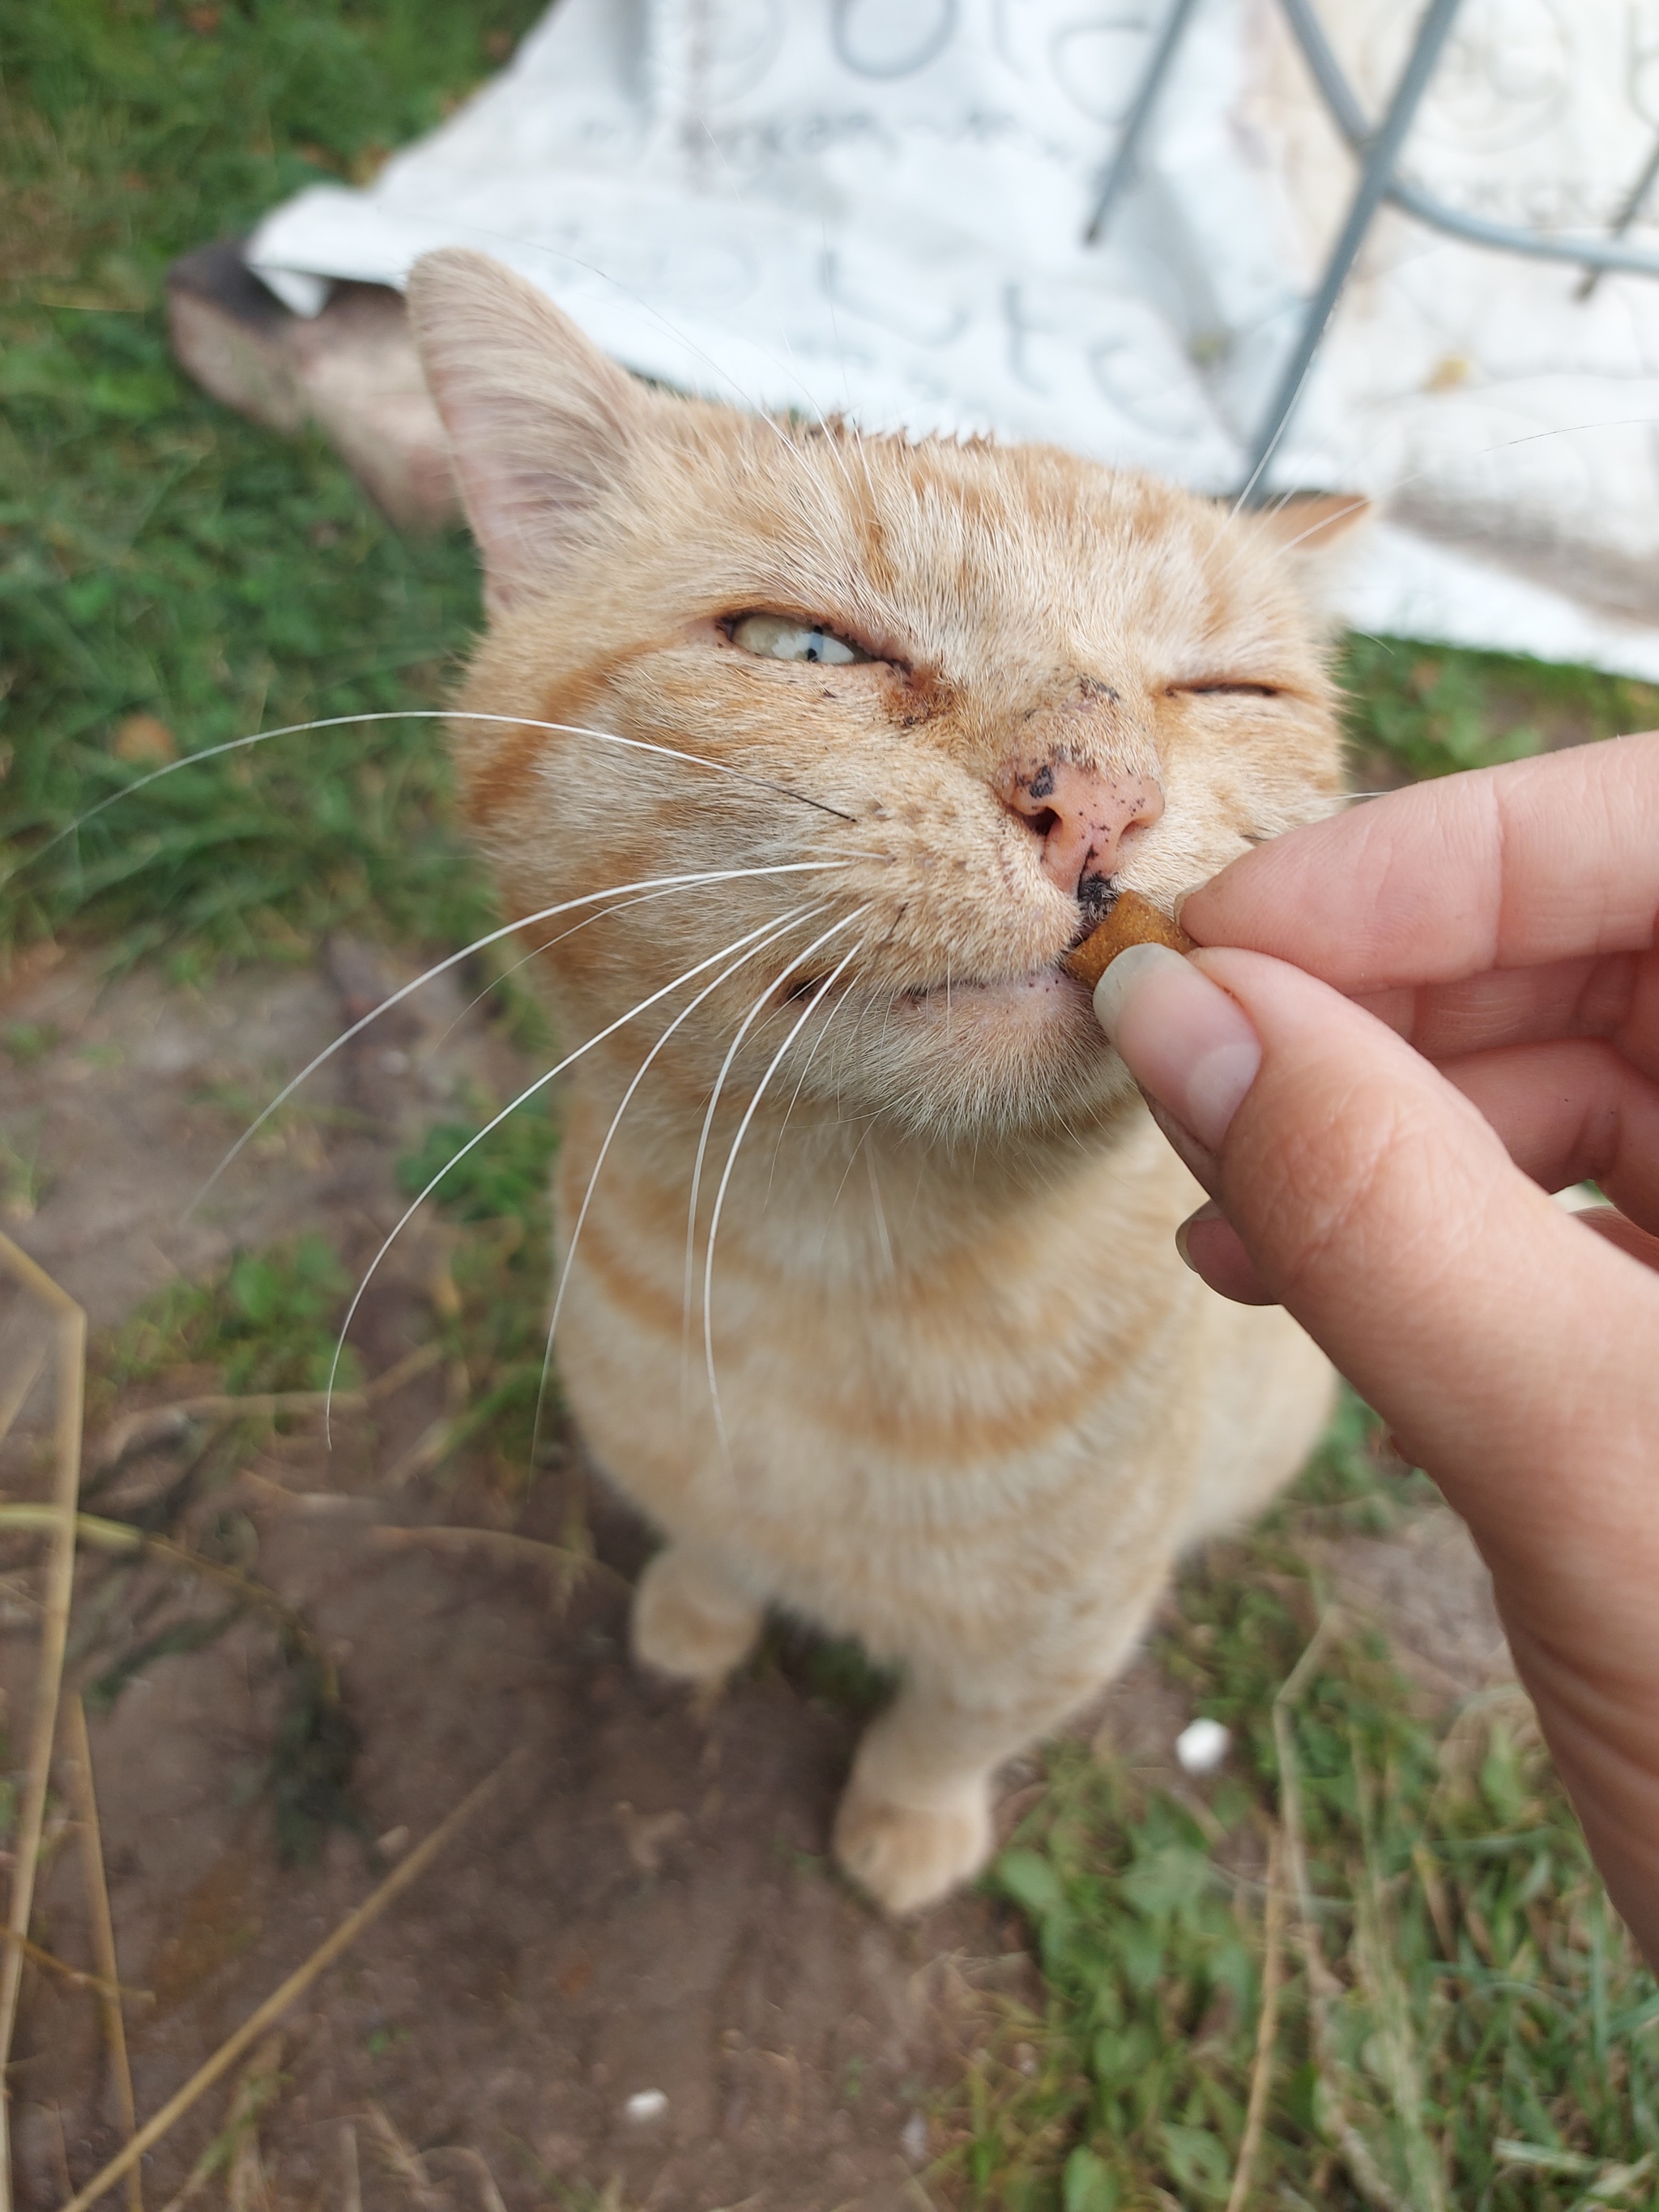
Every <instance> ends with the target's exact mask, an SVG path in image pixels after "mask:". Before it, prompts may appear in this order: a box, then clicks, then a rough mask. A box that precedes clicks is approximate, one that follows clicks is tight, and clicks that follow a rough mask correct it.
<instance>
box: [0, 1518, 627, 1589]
mask: <svg viewBox="0 0 1659 2212" xmlns="http://www.w3.org/2000/svg"><path fill="white" fill-rule="evenodd" d="M3 1510H4V1509H3V1507H0V1512H3ZM370 1533H371V1534H373V1536H374V1541H375V1542H376V1543H377V1544H384V1545H386V1547H388V1548H389V1549H391V1550H393V1551H403V1550H411V1549H421V1548H424V1549H426V1550H429V1551H435V1552H468V1551H483V1552H494V1553H496V1554H497V1556H498V1557H500V1558H501V1559H511V1560H513V1562H514V1563H515V1564H517V1565H522V1566H526V1567H540V1568H542V1569H543V1570H544V1571H545V1572H548V1573H552V1574H556V1575H558V1576H560V1577H562V1578H568V1579H569V1580H571V1581H574V1580H575V1578H576V1577H578V1576H580V1575H586V1574H597V1575H605V1576H607V1577H609V1578H610V1580H611V1581H612V1582H613V1583H617V1584H619V1585H620V1586H621V1588H622V1589H632V1587H633V1585H632V1583H629V1579H628V1577H627V1576H626V1575H623V1574H618V1573H617V1570H616V1568H615V1567H608V1566H606V1565H605V1561H604V1560H603V1559H594V1558H592V1555H591V1554H590V1553H586V1552H573V1551H570V1550H569V1549H568V1548H567V1547H565V1546H564V1545H562V1544H544V1543H543V1542H542V1541H541V1539H540V1538H539V1537H537V1536H518V1535H514V1534H513V1532H512V1530H511V1529H508V1528H375V1529H374V1530H372V1531H371V1532H370Z"/></svg>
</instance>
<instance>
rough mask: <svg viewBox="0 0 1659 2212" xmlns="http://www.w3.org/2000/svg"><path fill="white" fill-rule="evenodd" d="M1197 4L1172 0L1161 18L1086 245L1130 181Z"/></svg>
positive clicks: (1095, 241)
mask: <svg viewBox="0 0 1659 2212" xmlns="http://www.w3.org/2000/svg"><path fill="white" fill-rule="evenodd" d="M1197 5H1198V0H1172V4H1171V6H1170V12H1169V14H1168V15H1166V16H1165V18H1164V28H1163V29H1162V30H1161V31H1160V32H1159V33H1158V44H1157V45H1156V46H1154V47H1153V49H1152V59H1151V60H1150V61H1149V62H1148V63H1147V64H1146V75H1145V76H1143V77H1142V78H1141V80H1140V84H1139V89H1138V90H1137V92H1136V94H1135V96H1134V99H1133V101H1132V102H1131V103H1130V107H1129V112H1128V113H1127V115H1126V116H1125V117H1124V118H1123V136H1122V137H1121V138H1120V139H1119V140H1118V142H1117V151H1116V152H1115V154H1114V155H1113V156H1112V166H1111V167H1110V168H1109V169H1108V170H1107V172H1106V180H1105V182H1104V183H1103V185H1101V188H1100V197H1099V198H1098V199H1097V201H1096V202H1095V211H1094V213H1093V215H1091V216H1090V218H1089V228H1087V229H1086V230H1085V232H1084V234H1083V242H1084V244H1085V246H1097V245H1098V244H1099V242H1100V240H1101V237H1102V234H1103V232H1104V230H1105V228H1106V218H1107V216H1109V214H1110V213H1111V211H1112V209H1113V206H1114V205H1115V203H1116V201H1117V199H1118V197H1119V196H1120V194H1121V192H1122V191H1123V188H1124V186H1125V185H1127V183H1128V181H1129V173H1130V171H1131V170H1132V169H1133V167H1134V163H1135V155H1137V154H1138V153H1139V150H1140V142H1141V140H1142V139H1143V138H1144V137H1146V125H1147V124H1148V123H1149V122H1150V121H1151V119H1152V109H1153V107H1154V106H1156V105H1157V102H1158V94H1159V93H1160V92H1162V91H1163V89H1164V79H1165V77H1167V76H1169V74H1170V65H1171V64H1172V63H1173V62H1174V60H1175V58H1176V48H1177V47H1178V46H1180V44H1181V34H1182V32H1183V31H1184V30H1185V29H1186V27H1187V19H1188V16H1189V15H1191V14H1192V12H1193V9H1194V8H1195V7H1196V6H1197Z"/></svg>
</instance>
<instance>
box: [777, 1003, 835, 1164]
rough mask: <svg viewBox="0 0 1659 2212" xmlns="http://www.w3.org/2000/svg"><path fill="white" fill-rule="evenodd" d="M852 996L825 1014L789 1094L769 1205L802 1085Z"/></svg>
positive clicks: (778, 1142)
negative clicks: (824, 1041)
mask: <svg viewBox="0 0 1659 2212" xmlns="http://www.w3.org/2000/svg"><path fill="white" fill-rule="evenodd" d="M851 996H852V994H851V992H843V993H842V995H841V997H840V998H839V999H837V1000H836V1003H835V1005H834V1006H831V1007H830V1009H829V1012H828V1013H827V1014H826V1015H825V1016H824V1018H823V1028H822V1029H821V1030H819V1031H818V1033H817V1036H816V1037H814V1038H813V1040H812V1049H811V1051H810V1052H809V1053H808V1054H807V1055H806V1060H805V1065H804V1066H803V1067H802V1069H801V1072H800V1073H799V1076H798V1077H797V1079H796V1082H795V1087H794V1089H793V1091H791V1092H790V1094H789V1103H788V1105H787V1107H786V1108H785V1109H784V1115H783V1125H782V1127H781V1128H780V1129H779V1131H778V1141H777V1142H776V1144H775V1145H774V1146H773V1147H772V1168H771V1172H770V1174H769V1176H767V1178H766V1203H767V1204H768V1205H770V1204H771V1203H772V1185H773V1183H774V1182H775V1180H776V1178H777V1172H778V1155H779V1153H780V1152H781V1151H782V1150H783V1140H784V1138H785V1136H786V1135H787V1133H788V1129H789V1117H790V1115H792V1114H793V1112H794V1110H795V1104H796V1102H797V1100H798V1099H799V1097H800V1094H801V1088H802V1085H804V1084H805V1081H806V1079H807V1076H808V1075H809V1073H811V1066H812V1062H813V1061H814V1060H816V1059H817V1056H818V1048H819V1046H820V1045H821V1044H822V1043H823V1040H824V1039H825V1037H827V1036H829V1024H831V1023H832V1022H833V1021H834V1020H835V1018H836V1015H837V1014H838V1013H839V1012H841V1010H842V1007H843V1006H846V1005H847V1004H848V1000H850V998H851Z"/></svg>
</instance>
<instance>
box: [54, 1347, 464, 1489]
mask: <svg viewBox="0 0 1659 2212" xmlns="http://www.w3.org/2000/svg"><path fill="white" fill-rule="evenodd" d="M443 1358H444V1347H443V1346H442V1345H441V1344H422V1345H419V1346H416V1349H415V1350H414V1351H413V1352H409V1353H407V1354H406V1355H405V1357H404V1358H402V1359H400V1360H398V1363H397V1364H396V1365H395V1366H393V1367H388V1368H387V1369H386V1372H385V1374H384V1375H377V1376H375V1377H374V1381H373V1382H372V1383H366V1384H365V1385H364V1387H363V1388H362V1389H361V1390H337V1391H336V1392H335V1394H334V1410H335V1412H336V1413H367V1412H368V1410H369V1408H370V1407H374V1406H377V1405H378V1404H379V1403H380V1400H381V1399H382V1398H389V1397H391V1396H392V1394H393V1393H394V1392H396V1391H398V1390H401V1389H403V1387H404V1383H413V1382H414V1381H415V1380H416V1377H417V1376H422V1375H424V1374H426V1373H427V1372H428V1370H430V1369H432V1368H434V1367H436V1366H437V1365H438V1364H440V1362H441V1360H442V1359H443ZM328 1405H329V1397H328V1393H327V1391H326V1390H267V1391H264V1392H263V1393H261V1394H260V1395H258V1396H256V1397H248V1398H238V1397H234V1396H232V1395H230V1394H228V1392H226V1391H222V1390H216V1391H210V1392H209V1393H207V1394H206V1395H204V1396H201V1397H196V1398H177V1399H174V1400H173V1402H172V1403H171V1404H170V1405H166V1406H148V1407H144V1408H143V1411H142V1412H139V1413H128V1414H126V1415H125V1416H124V1417H123V1418H122V1419H120V1420H118V1421H116V1422H114V1423H113V1424H112V1425H111V1426H110V1427H109V1428H107V1429H106V1431H104V1434H103V1436H102V1437H101V1438H100V1440H99V1444H98V1449H97V1450H96V1452H95V1453H94V1456H93V1464H94V1466H95V1467H96V1468H99V1469H100V1472H101V1471H103V1470H105V1469H106V1468H112V1467H114V1466H116V1465H118V1462H120V1461H122V1460H123V1459H125V1457H126V1456H127V1455H128V1453H129V1452H131V1451H134V1450H136V1449H138V1448H140V1447H141V1446H143V1445H147V1444H155V1443H164V1442H165V1441H166V1440H167V1438H168V1437H173V1436H176V1435H177V1434H178V1433H179V1431H180V1430H181V1429H183V1428H185V1427H186V1426H187V1425H188V1424H189V1423H190V1422H191V1421H250V1420H273V1419H275V1418H276V1415H277V1414H278V1413H326V1412H327V1410H328Z"/></svg>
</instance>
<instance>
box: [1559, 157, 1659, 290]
mask: <svg viewBox="0 0 1659 2212" xmlns="http://www.w3.org/2000/svg"><path fill="white" fill-rule="evenodd" d="M1656 183H1659V139H1656V140H1655V141H1654V147H1653V151H1652V152H1651V153H1650V155H1648V158H1647V161H1646V163H1645V164H1644V167H1643V170H1642V173H1641V175H1640V176H1639V177H1638V179H1636V182H1635V183H1634V184H1633V185H1632V186H1631V188H1630V190H1629V191H1628V192H1626V195H1625V204H1624V205H1623V207H1621V208H1620V210H1619V212H1618V214H1617V215H1616V216H1614V217H1613V228H1612V229H1611V230H1610V231H1609V232H1608V233H1607V236H1608V237H1609V238H1622V237H1623V236H1624V234H1625V233H1626V231H1627V230H1628V229H1629V228H1630V227H1631V225H1632V223H1633V222H1635V220H1636V218H1637V216H1638V215H1640V214H1641V212H1642V203H1643V201H1644V199H1646V197H1647V196H1648V194H1649V193H1650V191H1652V190H1653V187H1654V185H1655V184H1656ZM1604 274H1605V271H1603V270H1600V269H1587V270H1585V271H1584V281H1583V283H1582V284H1581V285H1580V286H1579V287H1578V297H1579V298H1580V299H1581V300H1588V299H1589V296H1590V295H1591V293H1592V292H1594V291H1595V288H1596V286H1597V285H1598V284H1599V283H1601V278H1602V276H1603V275H1604Z"/></svg>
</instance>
